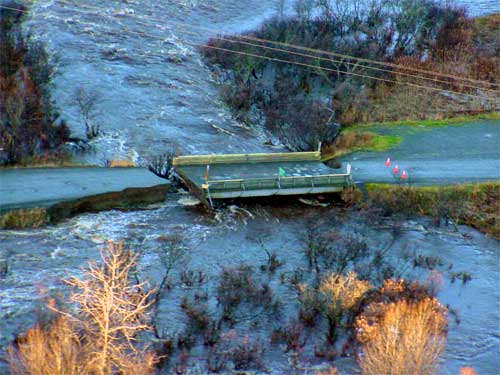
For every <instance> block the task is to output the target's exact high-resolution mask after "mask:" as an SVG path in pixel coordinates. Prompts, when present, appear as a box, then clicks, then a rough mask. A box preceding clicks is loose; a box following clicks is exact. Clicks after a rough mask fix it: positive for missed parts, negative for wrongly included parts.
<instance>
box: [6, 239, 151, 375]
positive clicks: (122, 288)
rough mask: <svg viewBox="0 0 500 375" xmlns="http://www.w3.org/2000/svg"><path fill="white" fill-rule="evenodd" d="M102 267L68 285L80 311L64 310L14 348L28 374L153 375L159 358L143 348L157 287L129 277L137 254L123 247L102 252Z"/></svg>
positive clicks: (15, 367)
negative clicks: (141, 337)
mask: <svg viewBox="0 0 500 375" xmlns="http://www.w3.org/2000/svg"><path fill="white" fill-rule="evenodd" d="M101 260H102V263H101V264H100V265H97V264H95V263H89V265H88V268H87V269H85V270H84V278H83V279H77V278H72V279H69V280H67V284H68V285H69V286H70V287H72V289H73V292H72V294H71V297H70V301H71V302H72V303H74V304H75V309H76V310H75V311H74V312H72V311H67V312H65V311H60V310H58V309H57V308H55V307H54V306H53V304H50V305H49V307H51V309H52V310H54V311H56V312H57V313H58V314H59V316H58V318H56V320H55V321H54V322H53V323H52V324H51V325H50V326H49V327H48V328H45V329H42V328H40V326H36V327H35V328H33V329H31V330H29V331H28V332H27V334H26V335H25V336H24V337H22V338H21V339H20V340H18V343H17V345H12V346H11V347H10V350H9V363H10V365H11V369H12V371H13V372H14V374H23V375H42V374H43V375H52V374H53V375H56V374H68V375H70V374H71V375H77V374H78V375H111V374H114V373H120V374H123V375H146V374H151V373H152V372H153V370H154V365H155V363H156V362H157V358H156V355H155V354H154V353H152V352H150V351H148V350H147V347H144V346H140V345H139V344H138V342H137V341H138V334H139V333H140V332H142V331H146V330H149V329H150V326H149V324H148V323H147V320H148V315H149V311H148V310H149V308H150V306H151V304H152V303H153V301H152V298H151V296H152V294H153V293H154V292H155V290H154V289H151V290H149V291H146V290H145V287H146V285H145V284H144V283H140V284H132V283H130V281H129V274H130V273H131V271H132V269H133V268H134V267H135V264H136V256H134V255H133V254H132V253H131V252H129V251H127V250H125V249H124V248H123V246H122V245H121V244H114V243H111V242H110V243H108V245H107V246H106V248H104V249H102V250H101Z"/></svg>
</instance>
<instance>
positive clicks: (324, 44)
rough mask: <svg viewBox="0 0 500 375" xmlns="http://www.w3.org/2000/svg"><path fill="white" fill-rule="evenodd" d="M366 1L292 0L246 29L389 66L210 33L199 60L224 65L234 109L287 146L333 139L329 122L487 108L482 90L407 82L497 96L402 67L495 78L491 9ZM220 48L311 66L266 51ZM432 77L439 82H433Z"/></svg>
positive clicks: (225, 90)
mask: <svg viewBox="0 0 500 375" xmlns="http://www.w3.org/2000/svg"><path fill="white" fill-rule="evenodd" d="M369 3H370V4H369V5H368V4H366V3H365V2H363V3H362V4H361V2H360V1H349V2H347V1H329V0H325V1H318V2H315V1H307V0H304V1H298V2H297V6H296V8H295V10H296V14H295V15H292V16H287V17H285V16H284V15H278V16H276V17H275V18H272V19H270V20H268V21H266V22H265V23H264V24H263V25H262V27H261V28H259V29H257V30H254V31H252V32H249V33H247V34H246V35H248V36H250V37H256V38H260V39H266V40H273V41H277V42H281V43H290V44H294V45H301V46H306V47H308V48H314V49H320V50H324V51H328V52H333V53H338V54H345V55H350V56H355V57H361V58H365V59H372V60H378V61H386V62H388V63H395V64H398V65H399V66H400V67H398V68H390V69H387V71H380V70H378V71H374V70H369V69H367V68H366V64H360V63H359V62H358V63H356V62H355V61H354V60H351V59H346V58H340V57H332V58H331V59H330V60H329V61H324V60H319V59H317V60H316V59H314V58H308V57H305V56H302V55H300V54H291V53H289V52H287V51H286V49H287V48H286V47H282V46H276V47H277V48H281V49H285V51H283V52H282V51H276V50H269V49H263V48H260V47H259V46H255V45H251V44H248V43H247V44H243V43H242V44H240V43H234V42H231V41H227V40H221V39H217V38H213V39H210V40H209V41H208V43H207V48H205V49H203V53H204V55H205V57H206V58H207V60H208V61H209V62H210V63H213V64H217V65H219V66H220V67H222V68H223V69H228V70H231V71H232V73H233V77H234V78H232V79H231V82H224V83H223V85H222V87H221V91H222V95H223V98H224V100H225V101H226V103H227V104H228V105H229V107H230V108H231V109H232V111H233V113H234V115H235V117H237V118H238V119H239V120H241V121H244V122H247V123H249V124H255V123H256V122H263V123H264V124H265V127H266V128H267V129H268V130H270V131H271V132H272V133H273V134H274V135H276V136H277V137H279V138H280V139H281V140H282V142H283V143H285V144H286V145H289V146H290V147H292V148H296V149H306V148H307V149H311V148H315V147H316V145H317V142H318V141H319V140H321V141H323V142H324V143H330V142H332V141H333V139H334V138H335V137H336V136H337V134H338V130H339V128H338V126H335V123H340V124H341V125H350V124H353V123H360V122H381V121H391V120H403V119H404V120H409V119H418V120H420V119H443V118H449V117H452V116H456V115H457V114H463V113H477V112H483V111H491V110H493V108H492V106H491V104H490V102H489V101H488V100H477V99H472V98H471V97H462V96H461V95H442V93H439V92H437V91H432V90H426V89H422V88H418V87H416V86H415V85H424V86H432V87H437V86H439V87H440V88H442V89H448V90H453V91H455V92H458V93H469V94H474V95H482V96H484V97H486V96H489V97H490V98H493V97H495V96H498V95H496V94H495V93H493V92H488V91H487V90H478V89H475V88H470V87H466V86H465V85H463V84H456V83H455V82H454V80H453V79H452V78H447V77H445V78H443V77H442V76H439V77H437V76H434V75H433V74H422V73H420V76H424V77H425V78H430V81H429V80H423V79H422V78H421V77H414V75H415V74H414V73H415V71H414V70H409V69H414V68H417V69H426V70H431V71H436V72H440V73H444V74H450V75H457V76H468V77H471V78H474V79H479V80H484V81H487V82H490V83H496V84H498V83H500V79H499V77H500V71H499V64H498V59H499V57H498V56H499V51H498V43H495V40H496V41H497V39H498V33H497V30H498V17H496V16H489V17H481V18H478V19H471V18H468V17H467V15H466V13H465V11H464V9H460V8H456V7H453V6H450V5H446V4H443V3H442V2H438V1H432V0H431V1H429V0H417V1H403V0H393V1H382V0H376V1H371V2H369ZM353 4H356V5H353ZM346 9H348V11H346ZM495 27H496V28H495ZM226 38H231V36H226ZM235 39H237V38H235ZM252 43H253V42H252ZM255 43H257V42H255ZM255 43H253V44H255ZM257 44H258V43H257ZM210 47H216V48H219V49H213V48H210ZM220 48H222V49H226V50H237V51H239V52H242V53H244V54H253V55H261V56H266V57H269V58H274V59H276V58H277V59H281V60H288V61H292V62H295V63H299V64H307V65H311V66H307V67H306V66H303V65H301V66H297V65H290V64H287V63H284V62H281V61H276V60H274V61H269V60H266V59H261V58H258V57H255V56H251V55H244V54H234V53H230V52H227V51H224V50H221V49H220ZM302 53H307V52H302ZM316 66H317V67H324V68H328V69H330V70H329V71H326V70H320V69H316ZM398 73H404V74H406V75H401V74H398ZM356 75H357V76H356ZM359 75H369V76H372V77H375V78H376V79H379V81H374V80H373V79H368V78H363V77H361V76H359ZM384 80H385V81H384ZM437 80H441V81H444V82H439V84H438V83H437ZM405 83H410V84H412V85H413V86H410V85H405ZM350 137H352V136H350ZM363 137H367V136H363ZM361 141H366V140H361Z"/></svg>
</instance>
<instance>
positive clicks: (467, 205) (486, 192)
mask: <svg viewBox="0 0 500 375" xmlns="http://www.w3.org/2000/svg"><path fill="white" fill-rule="evenodd" d="M365 187H366V190H367V193H368V204H369V205H371V206H373V207H378V208H380V209H382V210H383V211H384V213H385V214H386V215H395V214H403V215H407V216H411V215H428V216H432V217H433V218H434V219H435V220H436V222H438V221H439V220H440V219H441V218H443V217H448V218H451V219H452V220H454V221H455V222H456V223H458V224H465V225H469V226H472V227H474V228H476V229H478V230H479V231H481V232H483V233H486V234H488V235H491V236H493V237H495V238H497V239H500V182H498V181H496V182H484V183H477V184H459V185H448V186H426V187H408V186H400V185H390V184H367V185H365Z"/></svg>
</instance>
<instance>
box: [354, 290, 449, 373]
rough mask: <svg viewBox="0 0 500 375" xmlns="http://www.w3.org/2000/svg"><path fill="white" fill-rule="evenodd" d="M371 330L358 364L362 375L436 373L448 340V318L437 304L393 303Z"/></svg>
mask: <svg viewBox="0 0 500 375" xmlns="http://www.w3.org/2000/svg"><path fill="white" fill-rule="evenodd" d="M366 328H368V327H366ZM366 328H365V327H361V330H362V331H363V333H364V334H366ZM369 329H370V331H369V334H368V335H366V336H368V338H366V336H365V337H364V338H363V342H364V344H363V349H362V350H363V353H362V355H361V356H360V361H359V362H360V366H361V370H362V372H363V375H393V374H398V375H432V374H434V373H435V371H436V367H437V361H438V358H439V355H440V354H441V352H442V351H443V349H444V346H445V337H446V331H445V330H446V315H445V312H444V311H443V310H442V309H436V302H435V300H433V299H424V300H421V301H419V302H410V301H405V300H402V301H399V302H396V303H392V304H390V305H389V306H387V307H386V309H385V312H384V314H383V315H382V317H381V319H380V320H379V321H378V322H377V324H376V325H372V326H369Z"/></svg>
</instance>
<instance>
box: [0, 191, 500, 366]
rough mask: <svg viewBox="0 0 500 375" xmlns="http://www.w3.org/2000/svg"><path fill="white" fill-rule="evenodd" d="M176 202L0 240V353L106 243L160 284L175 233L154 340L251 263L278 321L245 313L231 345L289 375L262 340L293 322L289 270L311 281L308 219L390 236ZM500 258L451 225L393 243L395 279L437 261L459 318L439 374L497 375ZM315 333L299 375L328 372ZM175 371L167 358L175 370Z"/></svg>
mask: <svg viewBox="0 0 500 375" xmlns="http://www.w3.org/2000/svg"><path fill="white" fill-rule="evenodd" d="M176 199H178V197H176V196H171V197H170V198H169V199H168V200H167V202H166V203H165V204H163V205H161V206H160V207H157V208H154V209H152V210H148V211H138V212H126V213H124V212H117V211H110V212H105V213H99V214H85V215H81V216H79V217H77V218H73V219H71V220H68V221H67V222H64V223H62V224H60V225H58V226H55V227H51V228H47V229H41V230H24V231H2V232H0V241H1V243H2V249H1V255H0V257H1V258H3V259H8V263H9V272H8V274H7V275H6V276H5V277H4V278H3V279H2V280H0V285H1V288H0V297H1V298H0V301H1V302H0V304H1V305H0V311H1V314H0V332H1V333H2V334H1V336H0V344H1V345H2V346H4V345H6V343H7V342H8V340H11V339H12V338H13V335H14V334H15V333H18V332H21V331H22V330H24V329H26V328H28V327H29V326H30V325H31V324H32V323H33V322H34V320H35V319H36V316H37V314H38V315H39V314H40V311H41V310H43V308H40V306H39V305H37V303H38V304H39V303H40V301H41V300H42V299H43V297H44V296H46V295H47V293H49V292H50V293H52V294H53V293H55V292H56V291H57V290H62V289H63V287H62V282H61V278H64V277H67V276H68V275H75V274H79V272H80V271H79V267H80V266H82V265H84V264H85V262H86V261H88V260H91V259H96V257H97V254H98V249H99V247H100V246H102V245H103V244H104V241H105V240H107V239H112V240H116V241H118V240H127V241H128V242H129V243H132V244H134V243H135V244H136V245H135V246H136V248H140V249H142V255H141V258H140V262H139V271H140V275H141V277H142V278H144V279H148V280H150V281H151V282H152V283H158V282H159V281H160V278H161V275H162V272H163V269H162V266H161V262H160V261H159V254H160V253H161V250H160V248H161V246H160V242H159V241H158V238H159V237H160V236H161V235H164V234H174V233H175V234H180V235H182V236H184V237H185V238H186V239H187V243H188V248H189V249H190V250H189V253H190V257H189V261H188V263H187V264H186V265H184V266H183V267H182V268H181V269H178V270H176V271H175V272H174V273H173V274H172V280H173V284H174V287H173V288H172V289H171V290H169V291H167V292H166V293H165V294H164V296H163V299H162V303H161V304H160V309H159V323H160V327H159V330H160V332H163V333H164V334H167V335H175V334H177V333H181V332H182V331H183V329H184V327H185V322H186V318H185V315H184V313H183V312H182V309H181V308H180V303H181V300H182V297H183V296H186V295H187V296H191V298H193V296H194V295H195V294H196V293H198V294H204V293H207V295H208V299H207V302H206V304H207V306H208V308H209V311H211V312H213V313H215V312H217V311H218V310H217V309H218V306H217V301H216V297H215V290H216V285H217V275H218V274H219V273H220V271H221V269H222V267H225V266H230V265H234V266H236V265H239V264H242V263H243V264H249V265H252V266H253V267H254V275H255V277H256V278H257V279H258V280H262V281H263V282H267V283H269V285H270V287H271V288H272V290H273V295H274V296H275V298H276V299H278V300H279V301H280V302H281V305H282V307H281V308H280V310H279V314H277V313H276V312H268V311H266V310H265V309H262V308H258V309H255V308H251V307H250V308H248V307H247V308H243V309H242V310H239V313H238V315H237V317H236V320H237V323H236V324H235V326H234V329H235V330H236V332H238V335H241V336H243V335H249V336H250V337H251V338H252V339H260V341H261V342H262V344H263V346H264V347H266V353H265V355H264V360H265V361H264V362H265V367H266V369H267V370H268V372H269V373H273V374H283V373H289V371H290V368H289V364H288V356H287V354H286V353H284V352H283V350H282V349H281V348H280V346H279V345H271V344H270V343H269V337H270V334H271V331H272V330H273V329H275V328H277V327H278V326H283V325H286V323H287V322H288V321H289V320H290V318H292V317H293V316H294V314H295V313H296V294H295V292H294V291H293V289H292V288H291V287H290V286H289V285H288V281H285V282H284V283H283V282H282V281H281V279H282V278H284V279H285V280H289V279H290V278H291V275H293V274H294V272H295V271H296V270H297V269H302V270H303V271H304V272H306V274H307V273H308V271H307V262H306V259H305V256H304V252H303V243H302V240H303V238H304V237H303V236H304V232H305V229H304V228H305V223H306V222H311V221H312V222H313V223H314V225H316V226H318V227H322V228H325V229H333V228H335V229H336V230H338V231H342V230H349V231H352V230H353V228H356V230H357V231H358V232H359V233H361V234H363V235H364V236H365V237H366V238H367V240H368V243H369V245H370V247H371V248H373V249H377V248H381V247H385V246H386V245H387V244H388V243H389V242H390V241H391V239H392V231H391V230H390V229H384V228H385V227H386V226H385V225H379V226H377V225H375V224H370V225H368V226H367V225H365V224H363V219H362V217H357V214H354V215H352V216H350V214H346V213H343V212H342V210H340V209H332V208H310V207H303V206H301V205H300V204H299V203H293V202H292V203H289V204H288V205H287V206H273V207H272V206H268V205H267V206H266V205H251V206H248V207H247V209H248V210H249V212H250V213H251V215H252V216H249V215H248V214H247V213H245V212H243V211H240V213H239V214H231V212H230V211H229V210H226V211H224V212H223V213H221V220H220V221H217V220H215V219H213V218H211V217H208V216H206V215H204V214H202V213H201V212H200V211H198V210H196V209H192V208H182V207H179V206H178V204H177V203H176ZM139 243H140V246H139V245H137V244H139ZM263 246H264V247H263ZM498 248H499V243H498V241H496V240H492V239H488V238H485V237H484V236H483V235H481V234H480V233H478V232H477V231H475V230H472V229H470V228H467V227H459V231H458V232H454V231H453V230H451V228H444V227H443V228H435V227H434V226H433V225H432V224H430V223H429V222H427V221H426V220H419V221H418V222H409V223H406V224H405V226H404V227H403V229H402V232H401V235H400V236H398V237H396V241H395V243H394V245H393V246H392V248H391V252H390V254H391V257H392V259H394V260H395V261H394V262H395V263H394V264H395V266H396V268H397V270H398V271H399V272H401V274H402V275H404V276H416V277H418V276H419V275H420V276H421V275H422V273H421V272H420V271H418V272H417V271H416V270H414V269H413V268H412V266H411V260H408V259H409V258H408V257H407V256H408V255H411V254H423V255H432V256H438V257H440V258H441V259H442V261H443V266H442V267H441V272H442V279H443V285H442V291H441V293H440V294H439V296H438V297H439V298H440V300H441V301H442V303H444V304H449V306H450V308H452V309H453V310H454V311H455V312H456V315H457V316H458V318H459V320H460V323H459V324H457V322H456V321H455V317H454V316H455V315H450V325H449V334H448V341H447V348H446V352H445V354H444V356H443V363H442V367H441V370H440V372H439V373H440V374H443V375H456V374H457V373H458V368H459V367H461V366H466V365H470V366H473V367H474V368H475V369H476V370H477V372H478V374H482V375H489V374H491V375H494V374H495V373H496V369H497V368H498V350H499V345H500V331H499V328H498V324H497V323H498V319H499V318H500V315H499V314H500V313H499V312H500V309H499V308H498V307H499V306H498V304H499V302H498V301H499V297H500V292H499V288H498V277H499V271H500V270H499V265H498V261H497V260H498V258H497V257H498ZM264 249H266V250H267V251H270V252H276V254H277V255H278V258H279V259H280V260H283V261H284V262H285V264H284V265H283V266H282V267H280V268H278V270H277V271H276V273H275V274H274V275H270V274H268V273H267V272H266V271H261V270H260V269H259V266H260V265H263V264H266V259H267V256H266V253H265V250H264ZM181 270H184V271H186V270H192V271H194V272H195V273H196V274H197V273H198V272H199V271H202V272H203V273H204V274H205V280H206V281H205V282H204V283H203V284H202V285H195V286H194V287H186V286H185V285H181V283H180V279H179V272H180V271H181ZM460 271H467V272H469V273H470V274H471V275H472V281H470V282H468V283H467V284H466V285H463V284H462V283H461V282H460V281H455V282H454V283H451V275H452V272H460ZM424 274H425V272H424ZM281 275H284V276H281ZM322 329H324V327H323V328H321V327H319V328H316V329H312V330H311V332H310V333H309V334H310V338H309V340H308V344H307V346H306V347H305V349H304V352H303V354H302V355H301V357H300V358H301V362H300V367H301V368H303V369H304V370H303V371H300V372H298V373H304V374H306V373H310V372H308V371H306V369H311V368H316V367H321V366H324V365H325V361H324V360H318V359H317V358H315V357H314V355H313V354H312V352H313V347H314V345H316V344H320V343H321V342H322V339H323V338H324V331H322ZM204 350H205V349H204V348H203V346H202V345H201V343H199V344H198V345H195V347H194V348H193V351H192V357H191V358H190V360H189V363H190V365H191V367H192V369H193V370H192V373H195V374H196V373H199V374H202V373H206V367H205V366H206V362H205V361H204V360H201V359H200V358H203V357H204V355H206V353H205V352H204ZM176 361H177V357H176V356H175V355H174V357H173V358H172V365H175V363H176ZM334 364H335V365H336V366H338V367H339V369H340V370H341V373H342V374H343V375H349V374H353V373H355V365H354V360H353V359H349V358H343V359H342V358H341V359H339V360H336V361H335V362H334ZM0 369H1V367H0Z"/></svg>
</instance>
